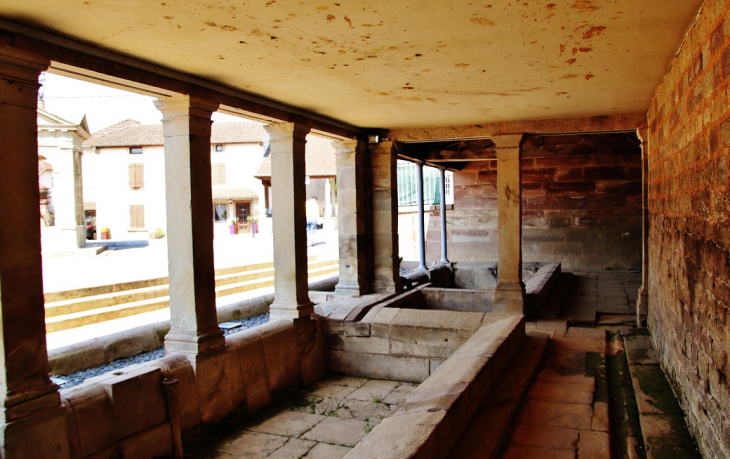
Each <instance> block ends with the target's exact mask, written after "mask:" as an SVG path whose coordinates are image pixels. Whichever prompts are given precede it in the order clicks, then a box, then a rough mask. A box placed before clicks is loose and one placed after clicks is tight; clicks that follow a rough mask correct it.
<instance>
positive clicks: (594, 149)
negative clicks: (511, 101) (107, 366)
mask: <svg viewBox="0 0 730 459" xmlns="http://www.w3.org/2000/svg"><path fill="white" fill-rule="evenodd" d="M521 157H522V196H523V200H522V213H523V220H522V222H523V235H522V240H523V246H522V252H523V260H524V261H526V262H530V261H560V262H562V263H563V268H565V269H581V268H582V269H606V268H637V267H640V266H641V220H640V218H641V151H640V148H639V141H638V138H637V137H636V135H634V134H613V135H600V134H591V135H581V136H531V137H528V138H527V139H526V140H525V142H524V143H523V145H522V150H521ZM438 222H439V219H438V218H436V215H434V216H432V218H431V219H430V221H429V231H428V248H427V251H428V254H427V258H428V259H429V260H438V259H439V258H440V250H441V248H440V242H439V237H440V231H439V226H438V225H439V223H438ZM447 222H448V227H447V237H448V250H449V259H450V260H452V261H485V260H488V261H494V260H497V162H496V160H495V161H484V162H474V163H471V165H470V166H468V167H467V168H466V169H464V170H463V171H462V172H459V173H455V174H454V210H453V211H447Z"/></svg>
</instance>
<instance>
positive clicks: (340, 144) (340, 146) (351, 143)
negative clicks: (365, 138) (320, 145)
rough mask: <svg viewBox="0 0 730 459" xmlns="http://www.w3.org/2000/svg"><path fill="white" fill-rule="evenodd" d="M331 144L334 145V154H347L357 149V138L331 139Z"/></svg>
mask: <svg viewBox="0 0 730 459" xmlns="http://www.w3.org/2000/svg"><path fill="white" fill-rule="evenodd" d="M332 146H334V147H335V154H337V155H349V154H352V153H355V151H356V150H357V140H356V139H351V140H333V141H332Z"/></svg>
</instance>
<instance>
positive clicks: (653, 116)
mask: <svg viewBox="0 0 730 459" xmlns="http://www.w3.org/2000/svg"><path fill="white" fill-rule="evenodd" d="M729 7H730V2H727V1H721V0H708V1H706V2H705V4H704V6H703V7H702V11H701V13H700V14H699V16H698V17H697V21H696V23H695V24H694V25H693V27H692V28H691V29H690V31H689V33H688V34H687V36H686V38H685V41H684V43H683V44H682V45H681V48H680V50H679V53H678V55H677V57H676V59H675V60H674V62H673V63H672V66H671V69H670V70H669V73H668V74H667V75H666V76H665V77H664V80H663V82H662V84H661V85H660V86H659V87H658V88H657V91H656V93H655V95H654V98H653V100H652V102H651V105H650V108H649V111H648V113H647V121H648V123H649V132H648V170H649V177H648V189H649V195H648V201H649V292H648V294H649V302H648V314H649V316H648V323H649V327H650V328H651V332H652V338H653V340H654V346H655V347H656V349H657V351H658V354H659V360H660V362H661V364H662V367H663V368H664V369H665V371H666V372H667V375H668V377H669V379H670V380H671V381H672V382H673V384H674V385H675V388H676V390H677V392H678V396H679V399H680V403H681V405H682V408H683V410H684V411H685V415H686V419H687V422H688V424H689V427H690V431H691V432H692V434H693V435H694V436H695V438H696V440H697V443H698V445H699V447H700V449H701V451H702V455H703V457H708V458H720V457H723V458H724V457H730V419H728V413H730V386H729V385H728V379H727V378H728V375H730V360H728V353H730V335H729V334H728V331H727V327H728V325H730V324H729V323H728V316H729V315H730V314H729V312H730V311H728V308H729V307H730V278H729V276H728V258H729V253H728V251H729V250H730V225H729V223H730V186H729V185H728V172H727V168H728V161H729V160H730V158H728V155H729V154H730V105H729V104H728V90H729V89H730V86H729V85H728V82H729V81H730V12H729Z"/></svg>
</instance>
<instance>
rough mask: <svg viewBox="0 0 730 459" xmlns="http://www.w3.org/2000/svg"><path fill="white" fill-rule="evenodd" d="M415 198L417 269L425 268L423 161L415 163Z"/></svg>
mask: <svg viewBox="0 0 730 459" xmlns="http://www.w3.org/2000/svg"><path fill="white" fill-rule="evenodd" d="M416 199H417V200H418V269H426V229H425V225H424V220H425V216H424V212H423V163H416Z"/></svg>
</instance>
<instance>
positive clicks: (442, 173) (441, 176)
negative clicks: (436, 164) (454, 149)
mask: <svg viewBox="0 0 730 459" xmlns="http://www.w3.org/2000/svg"><path fill="white" fill-rule="evenodd" d="M439 184H440V185H441V260H439V263H448V262H449V259H448V257H447V256H446V169H439Z"/></svg>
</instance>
